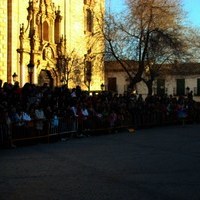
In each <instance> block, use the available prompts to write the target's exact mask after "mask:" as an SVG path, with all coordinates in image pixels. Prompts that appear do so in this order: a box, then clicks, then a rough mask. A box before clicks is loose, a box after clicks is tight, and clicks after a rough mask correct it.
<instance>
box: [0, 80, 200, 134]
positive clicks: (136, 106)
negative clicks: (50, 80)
mask: <svg viewBox="0 0 200 200" xmlns="http://www.w3.org/2000/svg"><path fill="white" fill-rule="evenodd" d="M1 83H2V82H1ZM190 94H191V93H190ZM199 109H200V108H199V104H198V102H196V101H194V100H193V96H192V95H188V96H179V97H174V96H172V95H169V96H168V95H163V96H158V95H149V96H147V97H146V98H143V96H142V95H136V94H131V93H130V94H129V93H126V94H123V95H118V94H116V93H112V92H108V91H101V92H98V93H96V92H93V93H92V94H90V93H89V92H88V91H83V90H81V88H80V87H79V86H77V87H76V88H73V89H71V90H70V89H68V88H67V87H66V86H61V87H49V86H48V85H47V84H44V85H43V86H37V85H35V84H30V83H26V84H25V85H24V86H23V87H19V83H18V82H15V84H10V83H7V82H5V83H4V84H3V85H2V84H1V85H0V112H1V113H2V115H1V118H0V123H1V124H2V123H5V124H7V125H8V127H10V128H9V131H8V135H9V137H12V125H13V124H15V125H17V126H24V125H27V124H31V123H32V122H33V121H35V123H34V128H35V130H36V131H38V132H40V131H42V130H43V126H44V123H43V121H44V120H48V121H50V122H52V125H54V126H58V120H59V119H60V118H74V119H76V120H77V121H78V124H79V125H78V130H77V131H78V132H80V133H81V131H82V130H83V129H84V130H88V129H91V128H94V129H95V128H97V126H99V127H115V126H120V125H122V124H125V123H126V124H127V122H128V123H129V125H132V126H134V127H139V126H140V127H142V126H144V125H145V124H148V123H156V124H157V125H160V124H163V123H165V122H166V121H169V120H170V121H171V122H173V121H175V120H177V119H179V118H182V119H183V118H189V119H190V120H191V121H192V122H194V121H195V122H199V116H198V113H199V112H198V111H199Z"/></svg>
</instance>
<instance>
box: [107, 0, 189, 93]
mask: <svg viewBox="0 0 200 200" xmlns="http://www.w3.org/2000/svg"><path fill="white" fill-rule="evenodd" d="M126 3H127V10H126V12H123V14H121V15H120V16H119V15H118V16H117V17H113V15H109V14H108V15H107V19H106V20H105V24H106V26H105V31H104V37H105V39H106V41H107V49H106V50H107V53H109V55H111V56H112V57H113V58H115V59H116V60H117V61H118V62H119V63H120V64H121V66H122V68H123V69H124V70H125V72H126V73H127V74H128V77H129V80H130V88H134V86H135V85H136V84H137V83H138V82H140V81H144V82H145V83H146V84H147V87H148V89H149V91H148V93H149V94H151V93H152V83H153V81H154V80H155V78H156V77H157V76H158V75H159V73H160V72H161V69H162V66H163V64H166V63H171V62H172V61H174V60H176V59H178V58H180V57H182V56H183V55H184V54H185V53H186V50H187V48H188V46H187V44H186V40H185V39H184V36H183V26H182V25H181V19H182V13H183V12H182V10H181V4H180V1H178V0H127V1H126ZM124 60H135V61H137V63H138V66H137V67H136V68H135V66H132V70H131V71H130V67H131V66H129V64H128V65H127V64H124V62H122V61H124ZM129 63H130V62H129ZM127 66H128V68H127Z"/></svg>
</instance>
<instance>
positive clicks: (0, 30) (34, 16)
mask: <svg viewBox="0 0 200 200" xmlns="http://www.w3.org/2000/svg"><path fill="white" fill-rule="evenodd" d="M104 3H105V2H104V1H103V0H76V1H75V0H1V1H0V21H1V24H0V79H2V80H3V82H9V83H14V81H16V80H13V74H14V73H15V74H17V81H18V82H19V83H20V86H23V85H24V84H25V83H26V82H32V83H34V84H37V85H42V84H44V83H48V84H49V85H51V86H61V85H67V86H68V87H69V88H72V87H75V86H76V85H80V86H81V88H83V89H90V90H99V89H100V85H101V84H102V83H104V64H103V63H104V62H103V51H104V40H103V37H102V35H101V31H100V29H101V28H102V26H101V23H102V16H103V14H104ZM102 24H103V23H102Z"/></svg>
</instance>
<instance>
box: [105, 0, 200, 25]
mask: <svg viewBox="0 0 200 200" xmlns="http://www.w3.org/2000/svg"><path fill="white" fill-rule="evenodd" d="M107 1H108V2H109V1H110V5H111V7H112V10H116V11H120V10H121V9H122V8H123V6H124V2H125V0H107ZM182 4H183V9H184V10H185V11H186V12H187V18H185V21H186V23H188V24H190V25H192V26H196V27H198V28H200V0H182Z"/></svg>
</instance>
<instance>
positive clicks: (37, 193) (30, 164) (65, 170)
mask: <svg viewBox="0 0 200 200" xmlns="http://www.w3.org/2000/svg"><path fill="white" fill-rule="evenodd" d="M0 200H200V125H184V126H169V127H161V128H151V129H144V130H137V131H136V132H134V133H129V132H128V131H124V132H120V133H115V134H107V135H100V136H90V137H85V138H79V139H70V140H67V141H63V142H56V143H51V144H36V145H31V146H23V147H22V146H21V147H17V148H15V149H1V150H0Z"/></svg>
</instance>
